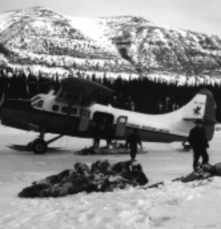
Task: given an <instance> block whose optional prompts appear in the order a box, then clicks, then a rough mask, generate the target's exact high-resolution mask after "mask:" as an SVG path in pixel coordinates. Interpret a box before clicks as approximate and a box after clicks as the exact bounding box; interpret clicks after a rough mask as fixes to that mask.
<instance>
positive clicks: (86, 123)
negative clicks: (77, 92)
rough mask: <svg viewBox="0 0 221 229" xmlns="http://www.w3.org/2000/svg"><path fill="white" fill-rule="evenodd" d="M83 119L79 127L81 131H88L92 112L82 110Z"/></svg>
mask: <svg viewBox="0 0 221 229" xmlns="http://www.w3.org/2000/svg"><path fill="white" fill-rule="evenodd" d="M80 112H81V114H80V115H81V119H80V125H79V131H81V132H83V131H87V130H88V127H89V123H90V111H89V110H87V109H82V110H81V111H80Z"/></svg>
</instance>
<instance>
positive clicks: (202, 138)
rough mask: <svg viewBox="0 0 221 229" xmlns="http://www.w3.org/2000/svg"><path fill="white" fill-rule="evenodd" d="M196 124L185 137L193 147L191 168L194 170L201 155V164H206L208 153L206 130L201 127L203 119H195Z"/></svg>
mask: <svg viewBox="0 0 221 229" xmlns="http://www.w3.org/2000/svg"><path fill="white" fill-rule="evenodd" d="M195 124H196V126H195V127H193V128H192V129H191V130H190V133H189V136H188V138H187V140H188V142H189V143H190V145H191V147H192V149H193V169H194V171H196V170H197V169H198V166H199V159H200V157H202V159H203V160H202V164H208V162H209V155H208V153H207V148H209V144H208V140H207V137H206V131H205V128H204V127H203V121H202V120H200V119H198V120H196V121H195Z"/></svg>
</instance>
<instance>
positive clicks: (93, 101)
mask: <svg viewBox="0 0 221 229" xmlns="http://www.w3.org/2000/svg"><path fill="white" fill-rule="evenodd" d="M113 93H114V92H113V91H112V90H110V89H108V88H106V87H104V86H103V85H100V84H98V83H95V82H93V81H89V80H85V79H80V78H74V77H73V78H67V79H64V80H63V82H62V84H61V87H60V89H59V90H58V92H57V93H52V92H49V93H48V94H38V95H36V96H34V97H33V98H31V99H29V100H25V99H5V100H4V101H2V102H1V122H2V124H3V125H5V126H9V127H14V128H18V129H22V130H27V131H36V132H39V133H40V135H39V137H38V138H37V139H35V140H34V141H33V142H31V143H28V144H27V147H29V148H31V150H32V151H33V152H34V153H35V154H44V153H45V152H46V151H47V147H48V145H49V144H50V143H52V142H54V141H56V140H57V139H59V138H61V137H62V136H64V135H67V136H76V137H82V138H93V137H94V133H93V126H94V125H104V126H105V125H112V127H113V130H114V131H113V139H119V140H124V139H126V138H127V136H128V134H129V133H131V132H132V131H133V129H137V130H139V134H140V137H141V139H142V141H150V142H168V143H169V142H173V141H185V140H186V138H187V136H188V134H189V131H190V129H191V128H192V127H193V126H194V122H195V121H196V120H197V119H200V120H203V122H204V126H205V129H206V134H207V138H208V140H211V139H212V138H213V134H214V125H215V123H216V117H215V103H214V99H213V95H212V93H211V92H210V91H208V90H207V89H202V90H201V91H200V92H199V93H198V94H196V96H195V97H194V98H193V99H192V100H191V101H190V102H189V103H188V104H187V105H185V106H183V107H182V108H180V109H178V110H176V111H173V112H170V113H166V114H160V115H147V114H142V113H137V112H132V111H127V110H121V109H117V108H114V107H112V106H111V105H104V104H105V103H107V101H108V98H109V97H110V96H112V95H113ZM46 133H52V134H58V136H57V137H55V138H52V139H51V140H48V141H46V140H44V137H45V134H46ZM101 138H105V136H104V135H103V136H101Z"/></svg>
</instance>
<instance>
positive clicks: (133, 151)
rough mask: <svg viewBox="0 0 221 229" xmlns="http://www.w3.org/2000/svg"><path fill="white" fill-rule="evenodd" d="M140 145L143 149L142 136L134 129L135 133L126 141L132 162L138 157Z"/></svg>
mask: <svg viewBox="0 0 221 229" xmlns="http://www.w3.org/2000/svg"><path fill="white" fill-rule="evenodd" d="M138 144H139V145H140V147H141V148H142V143H141V140H140V135H139V134H138V130H137V129H134V131H133V132H132V133H131V134H129V135H128V137H127V141H126V147H128V145H129V146H130V157H131V160H135V158H136V155H137V145H138Z"/></svg>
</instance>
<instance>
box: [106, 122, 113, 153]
mask: <svg viewBox="0 0 221 229" xmlns="http://www.w3.org/2000/svg"><path fill="white" fill-rule="evenodd" d="M113 137H114V126H113V124H111V123H108V124H106V127H105V139H106V142H107V148H108V149H109V148H110V145H111V142H112V139H113Z"/></svg>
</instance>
